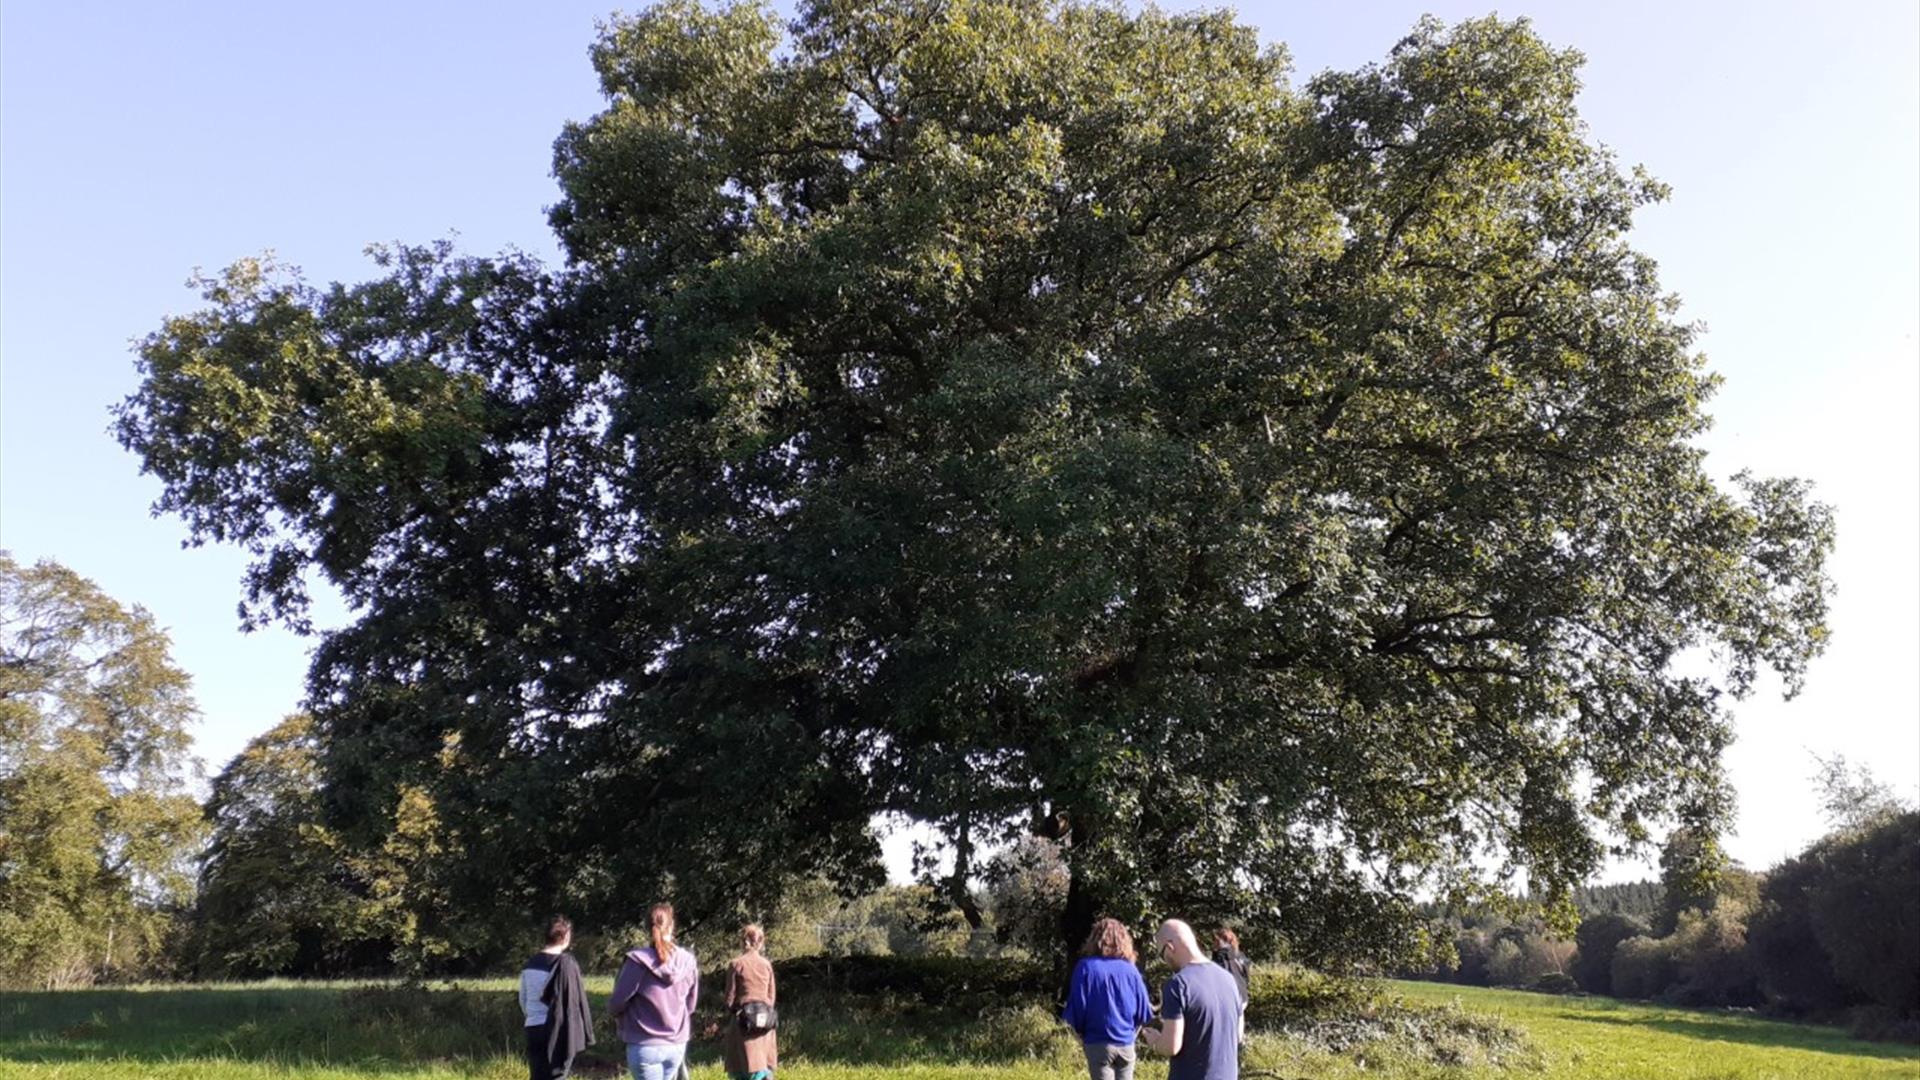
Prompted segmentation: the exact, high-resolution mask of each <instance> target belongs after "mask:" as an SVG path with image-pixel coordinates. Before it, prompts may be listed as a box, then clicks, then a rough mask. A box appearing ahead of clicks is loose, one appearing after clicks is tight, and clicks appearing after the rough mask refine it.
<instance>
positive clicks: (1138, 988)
mask: <svg viewBox="0 0 1920 1080" xmlns="http://www.w3.org/2000/svg"><path fill="white" fill-rule="evenodd" d="M1151 1023H1153V996H1152V995H1151V994H1149V993H1148V992H1147V980H1146V979H1144V978H1142V977H1141V976H1140V969H1139V968H1134V969H1133V1027H1134V1030H1136V1031H1138V1030H1139V1029H1141V1028H1143V1027H1146V1026H1147V1025H1148V1024H1151Z"/></svg>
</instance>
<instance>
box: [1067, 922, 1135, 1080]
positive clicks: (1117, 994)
mask: <svg viewBox="0 0 1920 1080" xmlns="http://www.w3.org/2000/svg"><path fill="white" fill-rule="evenodd" d="M1060 1019H1062V1020H1065V1021H1066V1022H1067V1026H1068V1027H1070V1028H1072V1029H1073V1030H1074V1032H1075V1033H1076V1034H1078V1035H1079V1036H1080V1042H1081V1043H1082V1044H1083V1045H1084V1046H1085V1047H1086V1051H1087V1075H1088V1076H1089V1077H1091V1078H1092V1080H1133V1063H1134V1049H1133V1041H1134V1039H1135V1038H1136V1037H1137V1036H1138V1035H1139V1033H1140V1027H1141V1025H1143V1024H1146V1023H1147V1022H1148V1021H1150V1020H1152V1019H1153V1003H1152V1002H1150V1001H1149V1000H1147V981H1146V980H1145V979H1143V978H1141V977H1140V969H1139V968H1138V967H1137V966H1135V957H1134V953H1133V935H1132V934H1129V933H1127V928H1126V927H1125V926H1124V925H1122V924H1121V922H1120V920H1118V919H1100V920H1098V921H1097V922H1095V923H1094V924H1093V932H1092V933H1091V934H1088V935H1087V944H1086V946H1085V947H1084V948H1082V949H1081V950H1080V960H1079V962H1078V963H1076V964H1074V966H1073V982H1072V984H1071V985H1069V986H1068V988H1067V1007H1066V1010H1065V1011H1064V1012H1062V1013H1061V1014H1060Z"/></svg>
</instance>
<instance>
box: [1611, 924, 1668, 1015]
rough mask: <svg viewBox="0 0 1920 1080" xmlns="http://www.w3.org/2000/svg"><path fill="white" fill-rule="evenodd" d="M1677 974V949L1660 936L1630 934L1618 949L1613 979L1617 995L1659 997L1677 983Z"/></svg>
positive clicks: (1643, 998)
mask: <svg viewBox="0 0 1920 1080" xmlns="http://www.w3.org/2000/svg"><path fill="white" fill-rule="evenodd" d="M1676 975H1677V969H1676V967H1675V965H1674V962H1673V950H1672V949H1671V948H1669V947H1668V944H1667V942H1666V941H1665V940H1662V939H1660V938H1650V937H1646V936H1644V935H1642V936H1637V937H1630V938H1628V939H1627V940H1625V941H1623V942H1621V943H1620V946H1619V948H1618V949H1616V950H1615V951H1614V954H1613V980H1612V981H1613V993H1614V996H1616V997H1623V998H1638V999H1642V1000H1645V999H1649V998H1655V997H1659V996H1660V995H1661V994H1662V993H1664V992H1666V989H1667V987H1669V986H1672V985H1673V982H1674V979H1675V977H1676Z"/></svg>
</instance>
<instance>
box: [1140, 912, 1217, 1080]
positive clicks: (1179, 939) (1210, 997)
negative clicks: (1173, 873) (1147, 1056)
mask: <svg viewBox="0 0 1920 1080" xmlns="http://www.w3.org/2000/svg"><path fill="white" fill-rule="evenodd" d="M1153 946H1154V950H1155V951H1156V952H1158V953H1159V954H1160V958H1161V959H1163V960H1165V961H1166V962H1167V963H1168V964H1170V965H1172V967H1173V977H1172V978H1170V979H1168V980H1167V981H1166V982H1165V983H1164V984H1162V985H1161V987H1160V1026H1159V1027H1158V1028H1151V1027H1150V1028H1145V1029H1143V1030H1142V1031H1141V1032H1140V1039H1141V1041H1142V1042H1145V1043H1146V1044H1147V1049H1149V1050H1152V1051H1154V1052H1156V1053H1160V1054H1165V1055H1166V1056H1167V1057H1168V1058H1170V1059H1171V1060H1170V1061H1169V1062H1168V1063H1167V1080H1239V1076H1240V984H1239V983H1237V982H1235V981H1234V980H1233V976H1232V975H1231V974H1228V972H1227V969H1226V968H1223V967H1221V966H1220V965H1219V964H1216V963H1214V962H1213V961H1211V960H1209V959H1207V954H1206V953H1204V952H1201V951H1200V943H1199V941H1197V940H1195V938H1194V936H1193V927H1191V926H1188V925H1187V924H1186V923H1183V922H1181V921H1180V920H1179V919H1168V920H1167V921H1166V922H1163V923H1161V924H1160V930H1159V932H1158V933H1156V934H1154V935H1153Z"/></svg>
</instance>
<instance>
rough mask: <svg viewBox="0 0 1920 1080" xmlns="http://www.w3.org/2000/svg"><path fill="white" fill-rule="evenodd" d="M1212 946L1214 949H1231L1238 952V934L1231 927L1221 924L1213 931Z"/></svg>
mask: <svg viewBox="0 0 1920 1080" xmlns="http://www.w3.org/2000/svg"><path fill="white" fill-rule="evenodd" d="M1213 946H1214V948H1216V949H1232V950H1233V951H1235V952H1238V951H1239V950H1240V935H1239V934H1236V933H1234V932H1233V927H1231V926H1223V927H1221V928H1220V929H1218V930H1215V931H1214V932H1213Z"/></svg>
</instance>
